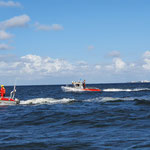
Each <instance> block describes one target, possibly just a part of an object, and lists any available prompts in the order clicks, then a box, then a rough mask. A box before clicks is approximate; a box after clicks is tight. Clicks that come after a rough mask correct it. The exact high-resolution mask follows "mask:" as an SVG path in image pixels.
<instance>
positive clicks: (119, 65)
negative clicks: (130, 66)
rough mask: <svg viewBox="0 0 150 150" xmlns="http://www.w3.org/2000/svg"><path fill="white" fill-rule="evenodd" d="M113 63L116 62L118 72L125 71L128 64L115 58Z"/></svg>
mask: <svg viewBox="0 0 150 150" xmlns="http://www.w3.org/2000/svg"><path fill="white" fill-rule="evenodd" d="M113 62H114V65H115V69H116V71H120V70H123V69H125V67H126V63H125V62H124V61H123V60H122V59H121V58H114V59H113Z"/></svg>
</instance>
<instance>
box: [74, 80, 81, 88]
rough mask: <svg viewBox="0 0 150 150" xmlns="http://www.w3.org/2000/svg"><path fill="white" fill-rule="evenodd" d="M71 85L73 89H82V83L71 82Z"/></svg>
mask: <svg viewBox="0 0 150 150" xmlns="http://www.w3.org/2000/svg"><path fill="white" fill-rule="evenodd" d="M72 85H73V86H74V87H75V88H81V89H83V83H82V82H80V81H79V82H74V81H72Z"/></svg>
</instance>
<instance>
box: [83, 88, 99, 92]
mask: <svg viewBox="0 0 150 150" xmlns="http://www.w3.org/2000/svg"><path fill="white" fill-rule="evenodd" d="M82 90H83V91H91V92H100V91H101V90H100V89H88V88H85V89H82Z"/></svg>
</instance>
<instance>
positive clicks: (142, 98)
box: [0, 83, 150, 150]
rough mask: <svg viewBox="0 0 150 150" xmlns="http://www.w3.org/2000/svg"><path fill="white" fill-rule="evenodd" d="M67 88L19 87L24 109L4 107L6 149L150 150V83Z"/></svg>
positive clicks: (1, 137)
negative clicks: (92, 88) (67, 89)
mask: <svg viewBox="0 0 150 150" xmlns="http://www.w3.org/2000/svg"><path fill="white" fill-rule="evenodd" d="M62 86H65V85H32V86H16V90H17V92H16V98H18V99H20V104H18V105H3V104H1V105H0V150H133V149H137V150H149V149H150V83H114V84H87V85H86V86H87V87H96V88H100V89H101V92H81V91H80V92H79V91H69V92H66V91H63V90H62V89H61V87H62ZM5 88H6V96H9V94H10V92H11V90H13V86H6V87H5Z"/></svg>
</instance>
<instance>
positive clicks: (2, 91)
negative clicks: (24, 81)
mask: <svg viewBox="0 0 150 150" xmlns="http://www.w3.org/2000/svg"><path fill="white" fill-rule="evenodd" d="M0 92H1V97H4V96H5V93H6V90H5V88H4V85H1V90H0Z"/></svg>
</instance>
